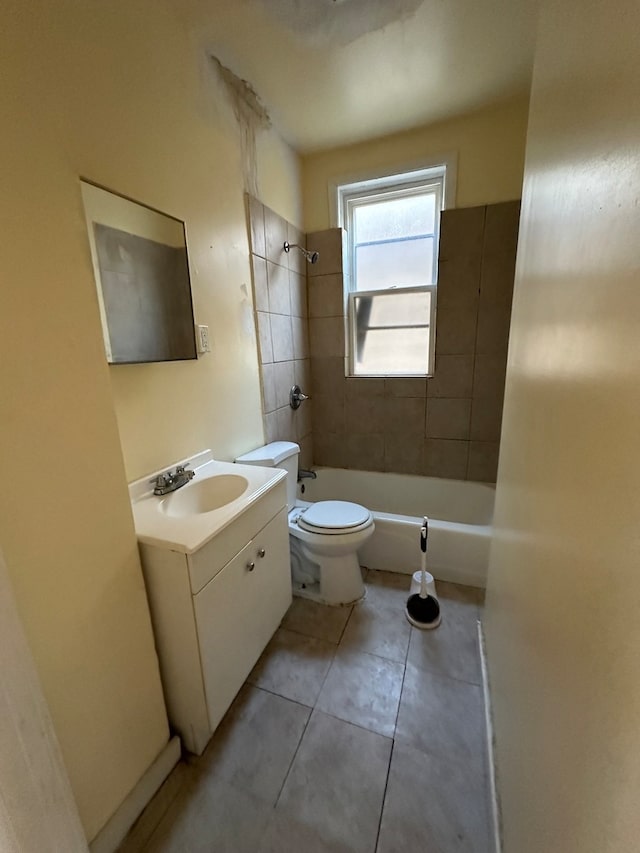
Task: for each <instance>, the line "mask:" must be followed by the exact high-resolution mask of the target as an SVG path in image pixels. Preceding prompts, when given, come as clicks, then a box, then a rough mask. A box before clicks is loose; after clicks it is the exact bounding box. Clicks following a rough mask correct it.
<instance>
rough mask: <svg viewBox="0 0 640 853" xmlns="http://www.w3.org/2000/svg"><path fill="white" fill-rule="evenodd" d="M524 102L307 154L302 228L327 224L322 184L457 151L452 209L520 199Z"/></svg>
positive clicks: (308, 229) (325, 186)
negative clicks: (454, 194)
mask: <svg viewBox="0 0 640 853" xmlns="http://www.w3.org/2000/svg"><path fill="white" fill-rule="evenodd" d="M527 114H528V101H527V100H526V99H520V100H516V101H509V102H507V103H504V104H500V105H498V106H495V107H492V108H489V109H485V110H482V111H480V112H475V113H468V114H467V115H464V116H461V117H459V118H457V119H452V120H450V121H446V122H442V123H440V124H434V125H428V126H427V127H421V128H418V129H417V130H411V131H407V132H405V133H397V134H394V135H392V136H385V137H382V138H380V139H377V140H373V141H370V142H366V143H362V144H360V145H351V146H347V147H345V148H336V149H333V150H331V151H325V152H321V153H318V154H309V155H308V156H306V157H304V158H303V161H302V182H303V194H304V227H305V231H306V232H307V233H309V232H311V231H322V230H324V229H325V228H329V227H330V226H332V225H334V224H335V223H332V222H330V212H329V195H328V185H329V183H330V182H331V181H335V180H336V179H340V178H351V177H354V176H357V175H358V174H359V173H361V172H366V171H367V170H375V169H380V170H384V169H396V168H400V169H401V168H404V167H406V166H407V165H409V164H413V165H416V164H417V163H419V162H420V161H423V160H427V161H429V160H431V159H432V158H438V157H443V156H446V155H450V154H457V192H456V205H455V206H457V207H473V206H475V205H479V204H493V203H494V202H499V201H510V200H512V199H517V198H520V195H521V192H522V170H523V165H524V145H525V136H526V131H527Z"/></svg>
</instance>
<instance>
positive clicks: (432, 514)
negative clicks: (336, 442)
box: [298, 468, 495, 587]
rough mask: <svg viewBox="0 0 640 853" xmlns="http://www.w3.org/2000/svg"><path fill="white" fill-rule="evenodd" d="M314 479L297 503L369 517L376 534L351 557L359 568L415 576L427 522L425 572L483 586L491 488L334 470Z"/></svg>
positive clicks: (322, 470)
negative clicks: (345, 504) (336, 503)
mask: <svg viewBox="0 0 640 853" xmlns="http://www.w3.org/2000/svg"><path fill="white" fill-rule="evenodd" d="M316 472H317V475H318V476H317V478H316V479H315V480H304V481H303V483H301V484H299V485H298V496H299V498H300V499H301V500H304V501H314V502H315V501H322V500H344V501H354V502H355V503H359V504H362V505H363V506H366V507H367V508H368V509H370V510H371V511H372V512H373V515H374V518H375V525H376V530H375V533H374V534H373V536H372V537H371V538H370V539H369V541H368V542H367V543H365V545H364V546H363V548H361V550H360V551H359V552H358V556H359V558H360V562H361V564H362V565H363V566H367V568H370V569H385V570H387V571H391V572H402V573H406V574H412V573H413V572H415V571H417V570H418V569H419V568H420V557H421V554H420V526H421V523H422V517H423V516H425V515H426V516H428V518H429V540H428V547H427V569H428V570H429V571H430V572H431V573H432V574H433V575H434V576H435V577H436V578H439V579H440V580H446V581H454V582H455V583H463V584H468V585H470V586H479V587H484V586H485V585H486V580H487V569H488V564H489V547H490V543H491V531H492V521H493V503H494V497H495V487H494V486H492V485H488V484H486V483H473V482H469V481H462V480H440V479H438V478H435V477H414V476H412V475H409V474H382V473H377V472H375V471H348V470H343V469H340V468H317V469H316ZM303 488H304V492H303V491H302V489H303Z"/></svg>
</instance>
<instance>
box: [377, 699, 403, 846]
mask: <svg viewBox="0 0 640 853" xmlns="http://www.w3.org/2000/svg"><path fill="white" fill-rule="evenodd" d="M398 707H399V703H398ZM395 745H396V742H395V738H393V739H392V741H391V751H390V752H389V764H388V765H387V775H386V777H385V780H384V792H383V794H382V804H381V806H380V817H379V818H378V831H377V833H376V845H375V847H374V848H373V849H374V853H377V850H378V844H379V843H380V830H381V829H382V816H383V815H384V807H385V803H386V801H387V788H388V787H389V776H390V775H391V761H392V760H393V750H394V749H395Z"/></svg>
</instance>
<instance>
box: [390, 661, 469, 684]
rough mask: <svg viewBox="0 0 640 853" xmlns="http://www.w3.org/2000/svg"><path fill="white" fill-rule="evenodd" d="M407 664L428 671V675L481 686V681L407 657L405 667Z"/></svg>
mask: <svg viewBox="0 0 640 853" xmlns="http://www.w3.org/2000/svg"><path fill="white" fill-rule="evenodd" d="M409 665H410V666H414V667H415V668H416V669H419V670H420V672H425V673H429V674H430V675H438V676H440V677H441V678H446V679H447V680H448V681H455V682H456V683H457V684H466V685H468V686H469V687H480V688H481V687H482V681H470V680H469V679H468V678H459V677H457V676H455V675H449V673H447V672H443V671H442V670H441V669H437V668H436V667H426V666H424V664H418V663H414V662H413V661H410V660H408V659H407V662H406V664H405V668H406V666H409Z"/></svg>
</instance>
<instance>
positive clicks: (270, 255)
mask: <svg viewBox="0 0 640 853" xmlns="http://www.w3.org/2000/svg"><path fill="white" fill-rule="evenodd" d="M264 237H265V244H266V258H267V260H268V261H272V262H273V263H274V264H282V265H283V266H285V267H287V269H288V263H287V254H286V252H285V250H284V242H285V240H286V239H287V223H286V222H285V220H284V219H283V218H282V217H281V216H278V214H277V213H276V212H275V211H273V210H271V209H270V208H268V207H265V209H264Z"/></svg>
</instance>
